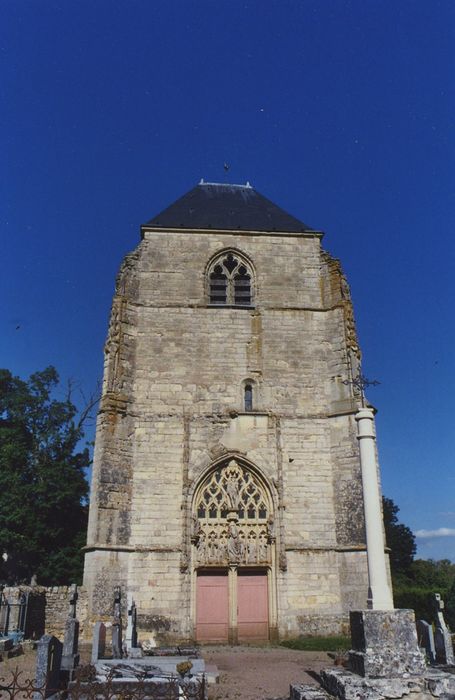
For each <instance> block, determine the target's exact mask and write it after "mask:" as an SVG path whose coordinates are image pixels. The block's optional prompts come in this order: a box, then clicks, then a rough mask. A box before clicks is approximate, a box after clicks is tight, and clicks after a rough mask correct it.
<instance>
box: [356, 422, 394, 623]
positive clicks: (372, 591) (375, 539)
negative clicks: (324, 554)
mask: <svg viewBox="0 0 455 700" xmlns="http://www.w3.org/2000/svg"><path fill="white" fill-rule="evenodd" d="M355 419H356V421H357V439H358V441H359V447H360V465H361V468H362V486H363V502H364V508H365V529H366V538H367V559H368V579H369V589H368V608H370V609H372V610H393V599H392V593H391V591H390V586H389V582H388V579H387V566H386V556H385V552H384V546H385V542H384V532H383V522H382V514H381V501H380V494H379V484H378V470H377V464H376V450H375V439H376V436H375V431H374V414H373V411H372V410H371V409H370V408H361V409H359V411H358V412H357V414H356V416H355Z"/></svg>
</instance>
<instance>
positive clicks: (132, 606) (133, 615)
mask: <svg viewBox="0 0 455 700" xmlns="http://www.w3.org/2000/svg"><path fill="white" fill-rule="evenodd" d="M128 598H129V601H128V602H129V606H128V622H127V627H126V640H125V642H126V649H127V651H128V652H129V651H130V649H134V648H136V647H137V629H136V623H137V610H136V603H135V602H134V600H133V599H132V597H131V598H130V596H128Z"/></svg>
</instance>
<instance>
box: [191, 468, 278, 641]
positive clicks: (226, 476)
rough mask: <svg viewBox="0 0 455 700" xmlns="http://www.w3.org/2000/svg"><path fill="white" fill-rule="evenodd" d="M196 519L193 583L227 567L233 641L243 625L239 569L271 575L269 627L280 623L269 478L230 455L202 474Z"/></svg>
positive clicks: (194, 511)
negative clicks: (278, 617)
mask: <svg viewBox="0 0 455 700" xmlns="http://www.w3.org/2000/svg"><path fill="white" fill-rule="evenodd" d="M191 518H192V521H191V543H192V547H191V549H192V570H193V574H194V588H195V589H196V587H197V578H198V575H202V573H204V575H206V576H207V575H209V574H210V572H211V571H213V572H215V571H216V572H218V573H219V572H224V573H225V575H226V576H228V577H229V584H228V588H229V625H228V627H229V641H230V642H237V641H238V627H239V625H241V620H240V619H238V618H237V615H238V609H239V605H238V600H237V591H238V590H239V580H238V575H240V574H242V576H244V575H245V574H247V573H248V572H250V573H251V574H255V575H256V577H258V576H261V575H262V576H263V577H266V579H267V581H264V585H265V586H266V591H267V593H266V595H267V596H268V599H267V610H268V612H267V616H268V619H267V630H270V629H271V628H275V626H276V604H275V599H276V584H275V559H276V557H275V520H274V507H273V499H272V495H271V493H270V491H269V489H268V487H267V485H266V484H265V482H264V481H263V480H262V479H261V478H260V477H259V476H258V474H257V473H256V472H255V471H254V470H253V469H251V468H250V467H249V466H248V465H247V464H245V463H243V462H242V461H241V460H240V459H233V458H229V459H226V460H225V461H223V462H221V463H219V464H218V465H216V466H215V467H214V468H213V469H212V470H211V471H210V472H209V473H208V474H206V475H205V477H203V478H202V480H201V483H200V484H199V486H198V488H197V489H196V491H195V494H194V498H193V506H192V516H191ZM244 580H245V579H244V578H243V579H242V581H244ZM258 580H259V579H258ZM194 600H195V598H194ZM195 605H196V604H195ZM196 614H197V611H196ZM194 619H195V627H196V617H195V618H194ZM267 635H268V636H269V632H268V631H267ZM196 636H197V631H196ZM272 636H273V635H272Z"/></svg>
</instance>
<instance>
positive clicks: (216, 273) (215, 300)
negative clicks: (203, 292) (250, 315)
mask: <svg viewBox="0 0 455 700" xmlns="http://www.w3.org/2000/svg"><path fill="white" fill-rule="evenodd" d="M209 298H210V303H211V304H217V305H220V306H251V304H252V272H251V270H250V269H249V268H248V265H247V263H246V262H245V261H243V260H241V258H240V256H239V255H237V254H234V253H224V254H223V255H221V256H219V257H218V258H217V259H216V260H215V261H214V262H213V263H212V265H211V266H210V269H209Z"/></svg>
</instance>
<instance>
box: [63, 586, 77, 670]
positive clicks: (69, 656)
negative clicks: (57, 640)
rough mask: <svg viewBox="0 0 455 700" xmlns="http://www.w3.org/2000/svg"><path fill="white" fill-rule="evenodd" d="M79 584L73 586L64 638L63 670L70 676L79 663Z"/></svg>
mask: <svg viewBox="0 0 455 700" xmlns="http://www.w3.org/2000/svg"><path fill="white" fill-rule="evenodd" d="M77 598H78V594H77V586H76V584H73V585H72V586H71V596H70V601H69V603H70V609H69V612H68V617H67V619H66V622H65V636H64V638H63V655H62V670H63V671H66V672H67V673H68V674H69V675H70V676H71V675H72V673H73V671H74V669H75V668H76V666H77V665H78V664H79V654H78V644H79V620H77V619H76V604H77Z"/></svg>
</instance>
